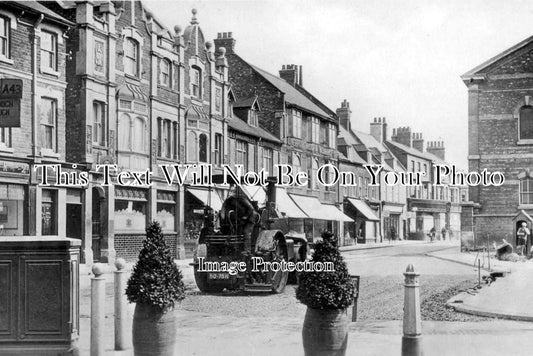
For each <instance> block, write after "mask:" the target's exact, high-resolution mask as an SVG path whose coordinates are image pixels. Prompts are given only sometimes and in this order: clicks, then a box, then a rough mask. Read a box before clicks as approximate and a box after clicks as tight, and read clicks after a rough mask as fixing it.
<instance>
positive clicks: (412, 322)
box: [402, 264, 423, 356]
mask: <svg viewBox="0 0 533 356" xmlns="http://www.w3.org/2000/svg"><path fill="white" fill-rule="evenodd" d="M403 275H404V276H405V284H404V286H405V297H404V301H403V337H402V356H422V355H423V351H422V315H421V313H420V283H419V278H418V277H420V273H416V272H415V268H414V267H413V265H412V264H410V265H409V266H407V269H406V271H405V273H404V274H403Z"/></svg>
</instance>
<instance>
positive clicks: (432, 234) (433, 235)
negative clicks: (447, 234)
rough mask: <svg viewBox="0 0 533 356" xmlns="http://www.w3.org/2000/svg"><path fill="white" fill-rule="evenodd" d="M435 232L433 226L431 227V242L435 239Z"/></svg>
mask: <svg viewBox="0 0 533 356" xmlns="http://www.w3.org/2000/svg"><path fill="white" fill-rule="evenodd" d="M436 231H437V230H435V226H433V227H432V228H431V230H429V234H428V235H429V238H430V239H431V242H433V238H434V237H435V233H436Z"/></svg>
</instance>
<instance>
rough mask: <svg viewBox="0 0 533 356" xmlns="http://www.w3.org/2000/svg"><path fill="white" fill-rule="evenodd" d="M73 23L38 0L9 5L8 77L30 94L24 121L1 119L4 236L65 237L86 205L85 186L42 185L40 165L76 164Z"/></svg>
mask: <svg viewBox="0 0 533 356" xmlns="http://www.w3.org/2000/svg"><path fill="white" fill-rule="evenodd" d="M71 25H72V23H71V22H69V21H68V20H67V19H65V18H64V17H62V16H60V15H59V14H57V13H55V12H54V11H51V10H49V9H47V8H46V7H44V6H42V5H40V4H39V3H37V2H34V1H27V2H3V3H2V7H1V9H0V31H1V34H0V79H2V80H11V79H14V80H21V81H22V87H20V88H19V89H20V91H19V89H16V90H17V91H18V92H22V97H21V99H20V125H15V126H14V127H4V126H3V125H4V124H5V122H0V235H38V236H41V235H58V234H59V235H62V236H64V235H65V233H66V230H67V229H68V226H70V224H72V221H71V220H70V219H69V215H68V208H69V205H70V203H72V204H78V200H79V192H78V191H77V190H76V189H66V188H63V187H53V186H45V185H40V184H39V183H40V182H41V178H42V168H37V167H38V165H40V164H51V165H57V166H60V167H63V168H64V169H66V170H67V169H71V166H70V165H69V164H67V161H66V142H65V140H66V135H65V132H66V114H65V111H66V110H65V107H66V103H65V87H66V85H67V82H66V80H67V78H66V73H65V62H66V61H67V60H68V55H67V53H66V43H65V38H64V35H65V34H66V32H67V30H68V28H69V26H71ZM16 101H17V100H15V102H16ZM14 105H17V104H14ZM3 119H4V118H3V117H2V121H3ZM48 173H52V172H51V171H49V172H48ZM49 182H50V183H53V182H55V180H54V178H53V177H50V180H49Z"/></svg>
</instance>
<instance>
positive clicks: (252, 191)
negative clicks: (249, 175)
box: [240, 184, 266, 208]
mask: <svg viewBox="0 0 533 356" xmlns="http://www.w3.org/2000/svg"><path fill="white" fill-rule="evenodd" d="M240 188H241V190H242V191H243V192H244V194H246V196H247V197H248V199H250V200H252V201H256V202H257V205H258V206H259V207H260V208H264V207H265V206H266V192H265V189H264V188H263V187H262V186H260V185H244V184H242V185H241V186H240Z"/></svg>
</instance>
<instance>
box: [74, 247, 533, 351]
mask: <svg viewBox="0 0 533 356" xmlns="http://www.w3.org/2000/svg"><path fill="white" fill-rule="evenodd" d="M428 243H429V242H425V241H391V242H390V243H389V242H385V243H381V244H376V245H356V246H346V247H341V250H342V251H343V252H344V251H352V250H360V249H368V248H391V247H394V246H398V245H409V244H428ZM433 244H436V245H437V246H438V247H439V249H437V250H436V251H433V252H431V253H428V255H429V256H431V257H434V258H437V259H442V260H446V261H450V262H455V263H460V264H464V265H469V266H472V268H477V267H479V271H480V275H481V276H482V275H487V274H489V273H490V272H491V271H497V272H499V273H501V274H503V275H504V277H502V278H497V279H496V281H495V282H493V283H492V284H490V285H487V284H481V288H479V289H475V290H470V291H467V292H464V293H461V294H459V295H457V296H455V297H453V298H452V299H450V300H449V304H450V305H451V306H453V307H454V308H456V309H457V310H460V311H463V312H467V313H471V314H477V315H484V316H492V317H498V318H502V319H513V320H514V321H513V320H502V319H494V320H491V321H486V322H485V321H482V322H466V323H465V322H436V321H423V322H422V332H423V335H422V348H423V351H424V355H425V356H428V355H454V356H456V355H465V356H466V355H467V356H473V355H528V354H531V352H529V351H528V350H531V349H533V338H532V337H531V335H533V324H531V323H530V322H531V321H533V278H531V277H530V276H531V274H532V273H533V260H531V261H524V262H522V261H520V262H514V263H513V262H504V261H495V260H494V259H493V258H489V257H488V255H487V254H485V255H484V254H482V253H461V252H460V247H459V243H458V242H457V241H438V242H434V243H433ZM478 261H479V262H478ZM189 263H190V259H187V260H179V261H177V264H178V265H179V266H180V269H181V270H182V273H183V274H184V277H185V281H186V284H189V285H191V286H192V285H194V277H193V270H192V267H191V266H189ZM131 267H132V265H131V264H129V265H128V266H127V267H126V270H130V269H131ZM113 270H114V268H113V267H112V266H106V268H105V273H104V275H103V276H104V277H105V278H106V280H107V288H106V305H105V311H106V319H105V325H104V327H105V329H106V333H105V340H104V346H105V349H106V353H105V354H106V355H128V356H129V355H133V352H132V350H131V348H129V349H128V350H125V351H114V333H113V330H114V329H113V327H114V326H113V315H114V314H113V295H114V293H113V275H114V274H113ZM90 279H91V273H90V269H89V268H88V267H87V266H82V268H81V269H80V343H79V347H80V356H85V355H87V356H88V355H90V283H91V282H90ZM133 310H134V305H132V304H128V312H129V318H128V323H127V327H128V328H129V330H131V319H132V315H133ZM178 318H179V324H180V325H181V329H180V331H179V332H178V338H179V340H178V350H177V352H176V355H185V356H189V355H191V356H192V355H199V356H210V355H213V356H214V355H231V356H239V355H243V356H244V355H246V356H267V355H303V349H302V345H301V328H302V323H303V318H291V319H288V318H281V317H280V318H276V317H270V318H259V317H250V318H242V317H235V316H231V315H224V316H220V315H210V314H204V313H197V312H191V311H185V310H178ZM516 320H518V321H516ZM401 340H402V322H401V321H362V322H354V323H351V324H350V329H349V341H348V352H347V354H357V355H399V354H400V353H401ZM127 344H128V345H131V340H128V342H127ZM350 350H353V351H350ZM353 352H356V353H353Z"/></svg>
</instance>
